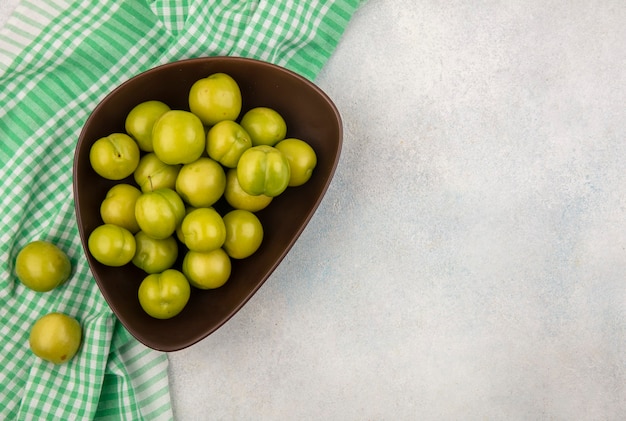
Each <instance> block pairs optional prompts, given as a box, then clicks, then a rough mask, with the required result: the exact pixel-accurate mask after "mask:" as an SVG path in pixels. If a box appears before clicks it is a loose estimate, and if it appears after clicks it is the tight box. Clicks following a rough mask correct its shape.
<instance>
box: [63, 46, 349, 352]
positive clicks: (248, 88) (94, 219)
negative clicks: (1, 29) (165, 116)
mask: <svg viewBox="0 0 626 421" xmlns="http://www.w3.org/2000/svg"><path fill="white" fill-rule="evenodd" d="M216 72H224V73H227V74H229V75H230V76H232V77H233V78H234V79H235V80H236V81H237V83H238V84H239V86H240V88H241V92H242V97H243V107H242V112H241V114H240V117H241V116H242V115H243V113H244V112H245V111H246V110H248V109H250V108H253V107H257V106H266V107H270V108H274V109H275V110H277V111H278V112H279V113H281V114H282V115H283V117H284V118H285V121H286V122H287V127H288V132H287V136H288V137H297V138H301V139H303V140H306V141H307V142H309V143H310V144H311V146H312V147H313V148H314V149H315V151H316V154H317V158H318V163H317V166H316V168H315V171H314V173H313V176H312V178H311V179H310V180H309V181H308V182H307V183H306V184H304V185H302V186H300V187H289V188H288V189H287V190H286V191H285V192H284V193H282V194H281V195H280V196H278V197H276V198H275V199H274V200H273V201H272V203H271V204H270V205H269V206H268V207H267V208H265V209H264V210H262V211H259V212H258V213H257V216H258V217H259V219H260V220H261V222H262V224H263V227H264V239H263V243H262V245H261V247H260V248H259V250H258V251H257V252H256V253H255V254H253V255H252V256H250V257H248V258H246V259H241V260H235V259H233V260H232V273H231V276H230V278H229V280H228V281H227V282H226V284H225V285H224V286H222V287H220V288H217V289H214V290H200V289H195V288H192V293H191V298H190V300H189V302H188V304H187V306H186V307H185V309H184V310H183V311H182V312H181V313H180V314H179V315H177V316H175V317H173V318H171V319H167V320H159V319H155V318H152V317H150V316H149V315H147V314H146V313H145V312H144V311H143V309H142V308H141V306H140V305H139V301H138V298H137V290H138V288H139V284H140V283H141V281H142V280H143V278H144V277H145V276H146V275H147V274H146V273H145V272H143V271H142V270H140V269H138V268H137V267H135V266H134V265H133V264H132V263H129V264H127V265H125V266H122V267H118V268H115V267H108V266H104V265H102V264H100V263H99V262H97V261H96V260H95V259H94V258H93V257H92V256H91V254H90V253H89V251H88V248H87V239H88V237H89V234H90V233H91V232H92V231H93V230H94V229H95V228H96V227H97V226H98V225H100V224H102V219H101V217H100V203H101V202H102V200H103V199H104V197H105V195H106V192H107V191H108V189H109V188H110V187H112V186H113V185H114V184H115V183H116V182H112V181H109V180H105V179H103V178H101V177H100V176H98V175H97V174H96V173H95V172H94V171H93V169H92V168H91V166H90V163H89V150H90V147H91V145H92V144H93V143H94V142H95V141H96V140H98V139H99V138H101V137H104V136H108V135H109V134H111V133H114V132H124V121H125V118H126V115H127V114H128V112H129V111H130V110H131V109H132V108H133V107H134V106H135V105H137V104H139V103H140V102H143V101H147V100H160V101H163V102H165V103H166V104H168V105H169V106H170V107H171V108H172V109H181V110H189V108H188V102H187V96H188V92H189V89H190V87H191V85H192V84H193V83H194V82H195V81H196V80H198V79H200V78H203V77H207V76H209V75H210V74H212V73H216ZM341 146H342V123H341V117H340V114H339V112H338V111H337V108H336V107H335V105H334V104H333V102H332V101H331V99H330V98H329V97H328V96H327V95H326V94H325V93H324V92H323V91H322V90H321V89H319V88H318V87H317V86H315V85H314V84H313V83H311V82H310V81H308V80H307V79H305V78H303V77H301V76H299V75H297V74H295V73H293V72H291V71H289V70H287V69H285V68H282V67H279V66H276V65H273V64H270V63H267V62H262V61H257V60H252V59H246V58H237V57H205V58H195V59H188V60H183V61H178V62H173V63H168V64H165V65H161V66H159V67H155V68H153V69H150V70H148V71H146V72H144V73H141V74H139V75H137V76H135V77H133V78H132V79H129V80H128V81H126V82H125V83H123V84H121V85H120V86H118V87H117V88H115V89H113V91H112V92H110V93H109V94H108V95H107V96H106V97H105V98H104V99H103V100H102V101H101V102H100V103H99V104H98V105H97V106H96V107H95V109H94V110H93V112H92V113H91V115H90V116H89V118H88V119H87V121H86V123H85V125H84V127H83V129H82V131H81V133H80V137H79V139H78V143H77V146H76V151H75V156H74V167H73V177H74V178H73V189H74V198H75V207H76V218H77V223H78V228H79V232H80V237H81V241H82V244H83V249H84V251H85V256H86V258H87V260H88V262H89V266H90V268H91V272H92V274H93V276H94V278H95V281H96V283H97V285H98V287H99V288H100V291H101V292H102V295H103V296H104V298H105V299H106V301H107V303H108V304H109V306H110V307H111V309H112V310H113V312H114V313H115V315H116V316H117V318H118V319H119V320H120V322H121V323H122V324H123V325H124V326H125V327H126V328H127V329H128V331H129V332H130V333H131V334H132V335H133V336H134V337H136V338H137V339H138V340H139V341H140V342H142V343H143V344H145V345H147V346H148V347H151V348H153V349H157V350H161V351H176V350H180V349H183V348H186V347H188V346H191V345H193V344H194V343H196V342H198V341H200V340H202V339H203V338H205V337H207V336H208V335H210V334H211V333H213V332H214V331H215V330H216V329H218V328H219V327H221V326H222V325H223V324H224V323H225V322H227V321H228V320H229V319H230V318H231V317H232V316H233V315H234V314H235V313H236V312H237V311H238V310H240V309H241V308H242V307H243V306H244V305H245V304H246V302H247V301H248V300H249V299H250V298H251V297H252V296H253V295H254V294H255V292H256V291H257V290H258V289H259V288H260V287H261V286H262V285H263V283H264V282H265V281H266V280H267V279H268V277H269V276H270V275H271V273H272V272H273V271H274V270H275V269H276V267H277V266H278V265H279V264H280V262H281V261H282V260H283V258H284V257H285V255H286V254H287V253H288V252H289V250H290V249H291V247H292V246H293V244H294V243H295V242H296V240H297V239H298V237H299V236H300V234H301V233H302V231H303V230H304V228H305V226H306V225H307V223H308V222H309V220H310V219H311V217H312V216H313V214H314V212H315V210H316V209H317V207H318V205H319V204H320V202H321V200H322V198H323V196H324V194H325V192H326V190H327V188H328V185H329V183H330V181H331V179H332V177H333V174H334V172H335V169H336V167H337V163H338V160H339V156H340V152H341ZM123 181H124V182H129V183H134V181H133V180H132V176H131V177H129V178H128V179H127V180H123ZM224 203H225V202H224ZM219 206H224V204H223V203H221V204H220V205H219ZM226 206H227V205H226ZM217 207H218V205H216V208H217ZM225 210H226V209H225V208H222V211H225Z"/></svg>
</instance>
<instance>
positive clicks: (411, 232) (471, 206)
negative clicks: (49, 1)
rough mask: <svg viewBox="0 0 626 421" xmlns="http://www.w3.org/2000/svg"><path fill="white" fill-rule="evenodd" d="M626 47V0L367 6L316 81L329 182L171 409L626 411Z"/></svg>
mask: <svg viewBox="0 0 626 421" xmlns="http://www.w3.org/2000/svg"><path fill="white" fill-rule="evenodd" d="M11 4H13V0H0V11H1V12H3V13H4V11H5V10H6V9H7V8H8V7H9V6H10V5H11ZM3 16H4V15H3ZM0 22H1V21H0ZM625 40H626V3H624V2H623V1H622V0H606V1H591V2H589V1H578V0H574V1H562V2H556V1H545V0H541V1H539V0H528V1H522V2H498V1H482V0H481V1H472V2H461V1H456V0H453V1H449V2H440V1H432V0H422V1H413V0H370V1H368V2H367V3H366V4H365V5H364V6H362V8H361V9H360V10H359V11H358V12H357V13H356V15H355V16H354V19H353V21H352V23H351V25H350V27H349V28H348V30H347V32H346V34H345V37H344V38H343V39H342V42H341V44H340V46H339V48H338V50H337V51H336V52H335V54H334V55H333V57H332V59H331V60H330V62H329V63H328V65H327V66H326V68H325V69H324V71H323V72H322V74H321V75H320V78H319V79H318V81H317V82H318V84H319V86H320V87H321V88H322V89H324V90H325V91H326V92H327V93H328V94H329V95H330V96H331V98H333V100H334V101H335V103H336V105H337V106H338V108H339V110H340V111H341V113H342V116H343V119H344V127H345V138H344V148H343V153H342V158H341V162H340V165H339V167H338V169H337V173H336V176H335V178H334V180H333V183H332V184H331V187H330V189H329V191H328V193H327V195H326V197H325V199H324V201H323V202H322V204H321V206H320V208H319V210H318V212H317V213H316V214H315V216H314V217H313V219H312V221H311V223H310V224H309V226H308V227H307V228H306V230H305V231H304V233H303V235H302V236H301V237H300V239H299V241H298V242H297V243H296V245H295V246H294V248H293V249H292V251H291V252H290V253H289V255H288V256H287V258H286V259H285V260H284V261H283V263H282V264H281V265H280V267H279V268H278V269H277V270H276V272H275V273H274V274H273V276H272V277H271V278H270V279H269V280H268V281H267V282H266V283H265V285H264V286H263V287H262V288H261V290H260V291H259V292H258V293H257V294H256V295H255V296H254V297H253V298H252V300H251V301H250V302H249V304H248V305H247V306H246V307H244V309H243V310H242V311H240V312H239V313H238V314H237V315H236V316H235V317H234V318H233V319H232V320H231V321H230V322H229V323H227V324H226V325H225V326H224V327H222V328H221V329H220V330H218V331H217V332H216V333H214V334H213V335H211V336H209V337H208V338H207V339H205V340H203V341H202V342H200V343H198V344H197V345H195V346H193V347H191V348H188V349H186V350H183V351H179V352H177V353H172V354H170V362H171V364H170V376H171V387H172V397H173V406H174V411H175V414H176V416H177V419H179V420H206V419H215V420H217V419H226V420H230V419H232V420H342V421H344V420H415V419H422V420H453V419H456V420H487V419H489V420H491V419H506V420H538V419H550V420H572V419H576V420H618V419H623V417H624V414H626V350H625V346H624V344H626V180H625V178H626V174H625V171H624V168H625V161H626V146H625V142H626V107H625V101H626V100H625V98H626V73H625V70H624V69H625V68H626V47H625Z"/></svg>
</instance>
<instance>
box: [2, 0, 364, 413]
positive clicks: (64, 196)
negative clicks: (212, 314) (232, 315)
mask: <svg viewBox="0 0 626 421" xmlns="http://www.w3.org/2000/svg"><path fill="white" fill-rule="evenodd" d="M358 6H359V0H334V1H333V0H329V1H316V0H310V1H309V0H307V1H297V0H284V1H269V0H258V1H251V0H249V1H241V0H240V1H229V0H203V1H201V0H178V1H174V0H152V1H149V0H142V1H140V0H125V1H119V0H98V1H89V2H86V1H78V0H48V1H45V0H44V1H42V0H24V1H22V2H21V3H19V4H18V6H17V9H16V10H15V11H14V13H13V14H12V15H11V16H10V18H9V20H8V21H7V22H6V24H5V25H4V27H3V28H2V29H1V30H0V87H1V89H0V179H1V180H2V185H1V186H0V197H2V210H1V213H0V214H1V215H2V225H1V227H0V236H1V239H0V265H1V266H0V308H1V313H0V331H1V334H2V338H1V340H2V345H3V349H2V352H0V367H1V368H0V418H1V419H7V420H27V419H33V420H42V419H55V420H74V419H107V418H108V419H112V420H142V419H143V420H159V419H172V418H173V415H172V408H171V405H170V393H169V385H168V377H167V369H168V363H167V355H166V354H164V353H161V352H157V351H155V350H152V349H149V348H147V347H145V346H143V345H142V344H140V343H138V342H137V341H136V340H135V339H134V338H133V337H132V336H131V335H130V334H129V333H128V332H127V331H126V330H125V329H124V327H123V326H122V325H121V324H120V323H119V322H118V321H117V319H116V318H115V316H114V315H113V314H112V312H111V310H110V308H109V307H108V306H107V304H106V302H105V301H104V298H103V297H102V295H101V294H100V292H99V290H98V288H97V286H96V284H95V282H94V280H93V278H92V275H91V272H90V270H89V267H88V265H87V262H86V260H85V259H84V252H83V250H82V247H81V244H80V239H79V236H78V230H77V226H76V221H75V215H74V202H73V197H72V163H73V154H74V148H75V146H76V141H77V139H78V136H79V133H80V130H81V127H82V125H83V123H84V122H85V120H86V118H87V117H88V116H89V113H90V112H91V110H93V108H94V107H95V106H96V104H97V103H98V102H99V101H100V100H101V99H102V98H103V97H104V96H105V95H106V94H107V93H108V92H109V91H110V90H111V89H112V88H113V87H115V86H117V85H119V84H120V83H122V82H124V81H125V80H127V79H129V78H130V77H132V76H134V75H136V74H138V73H140V72H142V71H145V70H147V69H149V68H151V67H154V66H156V65H159V64H163V63H166V62H171V61H174V60H179V59H185V58H191V57H199V56H211V55H230V56H246V57H252V58H257V59H261V60H266V61H269V62H273V63H276V64H279V65H282V66H285V67H287V68H290V69H291V70H294V71H296V72H298V73H300V74H302V75H304V76H305V77H308V78H310V79H313V78H314V77H315V76H316V75H317V73H318V72H319V70H320V69H321V68H322V66H323V65H324V63H325V62H326V60H327V59H328V57H329V55H330V54H331V53H332V51H333V50H334V48H335V47H336V44H337V42H338V40H339V38H340V36H341V34H342V32H343V30H344V28H345V26H346V25H347V23H348V21H349V19H350V17H351V16H352V14H353V12H354V11H355V10H356V9H357V7H358ZM37 239H44V240H49V241H52V242H53V243H55V244H57V245H58V246H59V247H60V248H61V249H62V250H64V251H65V252H66V253H67V254H68V255H69V257H70V259H71V262H72V265H73V272H72V275H71V278H70V280H69V281H68V282H67V283H66V284H65V285H63V286H62V287H60V288H58V289H56V290H54V291H52V292H49V293H37V292H33V291H30V290H28V289H26V288H25V287H24V286H23V285H21V284H20V282H19V281H18V280H17V278H16V276H15V275H14V262H15V257H16V255H17V253H18V251H19V250H20V249H21V248H22V247H23V246H24V245H25V244H27V243H28V242H30V241H33V240H37ZM52 311H61V312H64V313H66V314H69V315H71V316H74V317H76V318H77V319H78V320H79V321H80V323H81V325H82V328H83V343H82V346H81V348H80V350H79V353H78V354H77V355H76V356H75V357H74V358H73V359H72V360H71V361H70V362H69V363H66V364H64V365H58V366H55V365H53V364H51V363H47V362H45V361H42V360H40V359H38V358H36V357H34V356H33V355H32V354H31V352H30V350H29V348H28V332H29V329H30V327H31V325H32V324H33V322H34V321H35V320H36V319H37V318H38V317H39V316H41V315H43V314H46V313H49V312H52Z"/></svg>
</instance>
